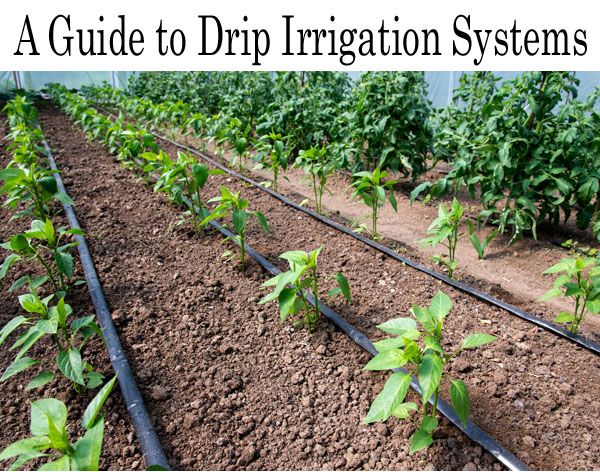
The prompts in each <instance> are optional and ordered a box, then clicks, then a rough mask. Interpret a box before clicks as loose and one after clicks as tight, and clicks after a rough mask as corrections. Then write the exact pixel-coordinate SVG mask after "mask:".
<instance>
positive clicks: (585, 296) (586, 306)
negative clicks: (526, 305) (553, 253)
mask: <svg viewBox="0 0 600 472" xmlns="http://www.w3.org/2000/svg"><path fill="white" fill-rule="evenodd" d="M544 274H559V275H558V277H557V278H556V280H555V281H554V285H553V287H552V288H551V289H550V290H548V292H546V293H545V294H544V295H543V296H542V297H541V298H540V301H546V300H551V299H553V298H556V297H560V296H564V297H567V298H571V299H572V300H573V302H574V304H575V306H574V307H573V310H572V311H563V312H561V313H560V314H559V315H558V316H557V317H556V318H554V322H555V323H561V324H565V325H567V327H568V329H569V332H571V333H573V334H577V332H578V331H579V325H580V324H581V322H582V321H583V320H584V318H585V317H586V315H588V314H590V315H597V314H598V313H600V265H598V260H597V259H595V258H592V257H577V258H564V259H561V261H560V262H559V263H557V264H555V265H553V266H552V267H550V268H548V269H546V270H545V271H544Z"/></svg>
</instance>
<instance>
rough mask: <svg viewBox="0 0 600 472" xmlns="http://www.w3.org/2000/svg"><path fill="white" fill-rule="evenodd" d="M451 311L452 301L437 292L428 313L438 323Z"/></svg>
mask: <svg viewBox="0 0 600 472" xmlns="http://www.w3.org/2000/svg"><path fill="white" fill-rule="evenodd" d="M450 310H452V300H451V299H450V297H449V296H448V295H446V294H445V293H443V292H441V291H438V292H437V293H436V294H435V296H434V297H433V300H431V305H430V306H429V312H430V313H431V314H432V315H433V316H434V317H435V318H436V319H437V320H438V322H439V321H442V320H443V319H444V318H445V317H446V315H447V314H448V313H450Z"/></svg>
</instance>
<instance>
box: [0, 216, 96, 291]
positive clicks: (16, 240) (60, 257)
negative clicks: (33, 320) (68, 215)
mask: <svg viewBox="0 0 600 472" xmlns="http://www.w3.org/2000/svg"><path fill="white" fill-rule="evenodd" d="M83 234H84V233H83V232H82V231H81V230H80V229H67V228H66V227H59V228H55V227H54V225H53V224H52V221H50V220H49V219H47V220H46V221H45V222H44V221H41V220H33V221H32V222H31V228H30V229H29V231H26V232H25V233H21V234H16V235H14V236H12V237H11V238H10V240H9V241H7V242H5V243H2V244H0V247H1V248H3V249H6V250H7V251H10V254H9V255H8V256H7V257H6V258H5V259H4V262H3V263H2V265H0V280H1V279H3V278H4V277H6V274H7V272H8V270H9V269H10V268H11V266H13V265H14V264H15V263H17V262H19V261H23V260H25V261H35V262H37V263H39V264H40V265H41V266H42V267H43V269H44V271H45V274H44V275H43V281H44V282H46V281H48V280H49V281H50V282H51V283H52V286H53V288H54V290H55V291H56V292H63V293H66V292H67V291H68V289H69V281H70V279H72V278H73V256H72V255H71V251H72V249H73V248H74V247H75V246H77V242H67V243H64V244H63V242H64V238H66V237H68V236H69V235H83ZM48 256H49V257H48ZM49 258H50V261H52V262H49Z"/></svg>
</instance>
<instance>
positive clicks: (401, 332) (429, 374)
mask: <svg viewBox="0 0 600 472" xmlns="http://www.w3.org/2000/svg"><path fill="white" fill-rule="evenodd" d="M451 310H452V300H451V299H450V297H448V295H446V294H445V293H443V292H437V293H436V295H435V296H434V297H433V299H432V301H431V304H430V305H429V307H427V308H424V307H420V306H418V305H416V304H414V305H413V306H412V309H411V312H412V315H413V316H414V318H415V319H416V320H415V319H413V318H396V319H393V320H390V321H387V322H385V323H383V324H381V325H379V326H378V328H379V329H381V330H382V331H384V332H386V333H389V334H392V335H394V336H396V337H394V338H389V339H384V340H381V341H378V342H376V343H375V348H376V349H377V351H378V354H377V355H376V356H375V357H374V358H373V359H371V360H370V361H369V362H368V364H367V365H366V366H365V367H364V370H389V369H399V368H403V369H406V370H401V371H399V372H395V373H393V374H391V375H390V376H389V378H388V380H387V381H386V383H385V385H384V387H383V390H382V391H381V392H380V393H379V394H378V395H377V397H376V398H375V400H374V401H373V403H372V404H371V407H370V409H369V412H368V413H367V416H366V417H365V419H364V422H365V423H367V424H369V423H374V422H378V421H387V420H388V419H389V418H390V417H392V416H395V417H397V418H400V419H406V418H408V417H409V416H410V414H411V413H412V412H413V411H418V407H417V405H416V404H415V403H414V402H405V401H404V400H405V398H406V394H407V393H408V389H409V387H410V383H411V381H412V379H413V377H412V375H416V376H417V378H418V381H419V386H420V387H421V397H420V399H421V403H422V408H421V421H420V426H419V428H418V429H417V430H416V431H415V433H414V434H413V436H412V440H411V447H410V453H411V454H412V453H415V452H417V451H420V450H421V449H424V448H426V447H428V446H430V445H431V444H432V443H433V431H434V430H435V428H436V427H437V426H438V420H437V405H438V400H439V396H440V386H441V385H442V383H443V377H444V368H445V367H446V366H447V365H449V364H451V363H452V361H453V360H454V359H455V358H456V357H457V356H458V355H460V353H461V352H463V351H465V350H468V349H474V348H476V347H479V346H483V345H484V344H488V343H490V342H492V341H494V339H496V338H495V337H494V336H491V335H489V334H485V333H473V334H469V335H468V336H466V337H465V338H464V339H463V341H462V343H461V344H460V345H459V346H457V347H456V348H455V349H454V350H447V349H446V348H444V344H445V343H444V320H445V318H446V316H447V315H448V314H449V313H450V311H451ZM419 325H420V329H418V328H419ZM450 399H451V401H452V406H453V407H454V410H455V411H456V414H457V415H458V417H459V419H460V420H461V421H462V423H463V424H464V425H465V426H466V425H467V423H468V421H469V411H470V399H469V391H468V388H467V385H466V384H465V383H464V382H463V381H462V380H452V381H451V382H450ZM430 403H431V404H430Z"/></svg>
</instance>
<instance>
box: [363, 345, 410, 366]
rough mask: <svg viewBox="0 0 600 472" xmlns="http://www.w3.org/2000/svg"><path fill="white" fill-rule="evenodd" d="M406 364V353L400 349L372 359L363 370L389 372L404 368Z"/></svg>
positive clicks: (385, 352)
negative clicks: (389, 370)
mask: <svg viewBox="0 0 600 472" xmlns="http://www.w3.org/2000/svg"><path fill="white" fill-rule="evenodd" d="M405 364H406V357H405V356H404V351H402V350H400V349H389V350H387V351H383V352H380V353H379V354H377V355H376V356H375V357H373V359H371V360H370V361H369V362H368V363H367V365H365V366H364V367H363V370H388V369H396V368H397V367H402V366H403V365H405Z"/></svg>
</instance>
